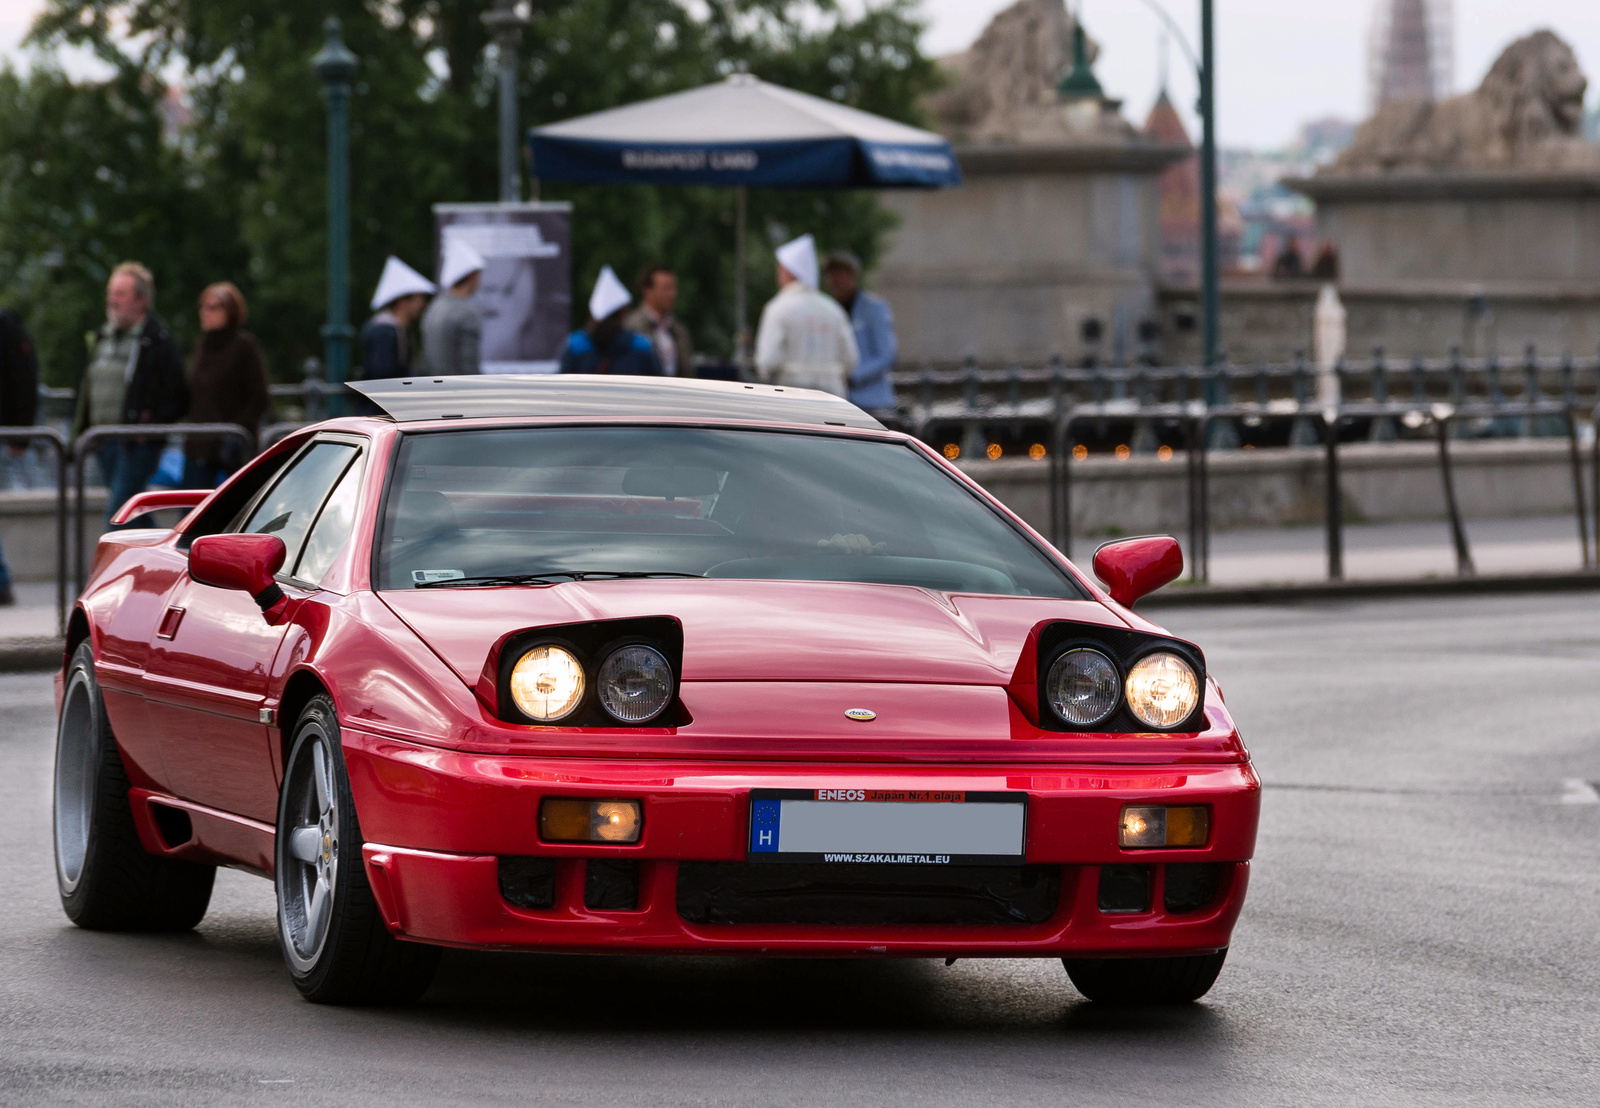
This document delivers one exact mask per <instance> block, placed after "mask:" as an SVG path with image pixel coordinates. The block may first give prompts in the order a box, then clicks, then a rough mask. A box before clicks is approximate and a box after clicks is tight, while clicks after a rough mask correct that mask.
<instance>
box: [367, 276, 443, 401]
mask: <svg viewBox="0 0 1600 1108" xmlns="http://www.w3.org/2000/svg"><path fill="white" fill-rule="evenodd" d="M436 291H438V290H437V289H436V288H435V287H434V284H433V282H432V281H430V280H428V279H427V278H426V277H424V276H423V275H422V274H420V273H418V272H417V271H416V270H414V269H412V268H411V267H410V266H408V265H406V263H405V262H402V261H401V260H400V259H399V258H397V257H395V256H394V255H393V254H391V255H389V260H388V261H386V262H385V263H384V265H383V276H382V277H380V278H378V291H377V292H375V293H373V294H372V311H373V313H374V314H373V316H372V318H371V319H369V320H367V322H366V324H365V325H364V326H363V327H362V328H361V375H360V377H359V378H358V379H359V380H362V381H377V380H381V379H383V378H385V377H404V376H406V375H407V374H409V373H410V372H411V340H410V335H409V331H410V330H411V325H412V324H413V323H415V322H416V321H417V317H418V316H420V315H421V314H422V309H423V308H425V307H427V304H428V297H430V296H432V295H433V294H434V293H435V292H436Z"/></svg>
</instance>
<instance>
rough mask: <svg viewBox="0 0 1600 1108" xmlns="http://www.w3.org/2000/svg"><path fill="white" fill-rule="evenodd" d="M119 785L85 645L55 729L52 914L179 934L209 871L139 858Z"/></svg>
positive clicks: (207, 893) (102, 927)
mask: <svg viewBox="0 0 1600 1108" xmlns="http://www.w3.org/2000/svg"><path fill="white" fill-rule="evenodd" d="M128 787H129V786H128V772H127V770H126V769H125V768H124V767H123V764H122V755H121V753H120V752H119V751H118V750H117V740H116V738H115V737H114V736H113V735H112V733H111V724H110V723H109V722H108V721H107V719H106V704H105V699H104V698H103V697H102V696H101V695H100V685H99V682H97V681H96V680H95V675H94V652H93V650H92V649H91V647H90V645H89V644H88V643H87V642H85V643H83V644H82V645H81V646H79V647H78V649H77V650H76V651H75V652H74V653H73V655H72V662H71V664H70V665H68V667H67V675H66V681H65V683H64V687H63V692H62V697H61V718H60V719H58V720H57V721H56V760H55V776H54V785H53V789H52V794H53V795H52V804H51V823H52V825H53V835H52V837H53V839H54V841H55V855H56V887H57V889H58V890H59V891H60V893H61V907H62V908H63V909H65V911H66V913H67V918H68V919H70V920H71V921H72V922H73V923H75V924H77V925H78V926H79V927H83V928H87V929H88V930H90V931H187V930H189V929H190V928H192V927H193V926H194V925H195V924H197V923H199V922H200V921H201V920H202V919H204V918H205V914H206V907H207V906H208V905H209V904H210V903H211V885H212V883H213V882H214V881H215V880H216V876H217V868H216V867H215V866H206V865H200V864H199V863H196V862H185V861H180V860H179V859H176V858H163V857H158V856H156V855H154V854H150V853H148V852H146V850H145V848H144V845H143V844H142V843H141V842H140V841H139V832H138V830H137V829H136V828H135V826H134V823H133V808H132V806H131V805H130V804H129V802H128Z"/></svg>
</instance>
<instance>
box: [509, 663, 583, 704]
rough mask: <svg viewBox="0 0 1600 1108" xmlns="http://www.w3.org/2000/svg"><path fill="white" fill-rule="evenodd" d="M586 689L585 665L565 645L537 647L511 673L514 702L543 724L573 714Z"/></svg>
mask: <svg viewBox="0 0 1600 1108" xmlns="http://www.w3.org/2000/svg"><path fill="white" fill-rule="evenodd" d="M583 686H584V678H583V666H582V665H581V664H579V662H578V659H577V658H576V657H574V656H573V653H572V651H570V650H568V649H567V648H566V647H563V646H536V647H534V648H533V649H532V650H530V651H528V652H527V653H526V654H524V655H523V656H522V657H520V658H518V659H517V664H516V665H515V666H514V667H512V670H511V699H513V700H515V701H516V702H517V707H518V708H520V709H522V711H523V712H524V713H525V714H526V715H529V716H531V717H533V718H534V719H536V720H539V721H540V722H541V723H548V722H550V721H552V720H558V719H561V718H562V717H563V716H568V715H571V714H572V711H573V709H575V708H576V707H577V706H578V702H579V701H581V700H582V699H583Z"/></svg>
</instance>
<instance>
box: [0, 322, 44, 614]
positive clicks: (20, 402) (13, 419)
mask: <svg viewBox="0 0 1600 1108" xmlns="http://www.w3.org/2000/svg"><path fill="white" fill-rule="evenodd" d="M38 414H39V357H38V355H37V354H35V353H34V349H33V336H32V335H30V334H28V329H27V328H26V327H24V326H23V325H22V320H21V319H19V318H18V317H17V314H16V313H15V312H13V311H11V310H10V309H8V308H0V427H32V426H33V424H34V421H35V419H36V418H37V417H38ZM27 449H28V446H27V444H26V443H12V444H10V445H9V446H5V447H0V450H5V451H6V452H7V453H8V454H9V455H10V456H11V457H12V458H19V457H21V456H22V455H23V454H24V453H26V452H27ZM0 461H4V459H0ZM3 471H4V466H3V465H0V472H3ZM16 602H17V598H16V596H15V594H13V593H12V591H11V567H10V566H8V565H6V554H5V551H4V550H3V549H0V607H4V606H7V605H10V604H15V603H16Z"/></svg>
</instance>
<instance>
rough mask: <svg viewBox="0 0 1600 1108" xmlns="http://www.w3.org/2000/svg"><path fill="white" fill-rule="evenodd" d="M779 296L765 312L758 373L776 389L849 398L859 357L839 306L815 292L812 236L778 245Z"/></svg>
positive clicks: (758, 333)
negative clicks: (815, 391)
mask: <svg viewBox="0 0 1600 1108" xmlns="http://www.w3.org/2000/svg"><path fill="white" fill-rule="evenodd" d="M777 255H778V295H777V296H774V297H773V298H772V299H771V300H769V301H768V302H767V306H766V307H765V308H763V309H761V325H760V326H759V327H758V328H757V330H756V373H757V374H758V375H759V376H760V378H761V380H763V381H765V382H767V383H769V384H773V385H793V386H795V387H796V388H807V389H821V390H822V391H823V392H831V393H833V394H834V395H835V396H848V395H849V393H850V374H851V373H853V372H854V371H855V368H856V363H857V362H858V361H859V360H860V353H859V351H857V349H856V337H855V333H854V331H853V329H852V328H851V326H850V317H849V316H847V315H845V314H844V309H843V308H841V307H839V302H838V301H837V300H834V299H833V297H831V296H827V295H825V294H823V293H821V292H818V291H817V278H818V276H819V274H818V272H817V245H816V242H815V240H813V239H812V237H811V236H810V235H801V236H800V237H799V238H797V239H795V240H794V241H793V242H786V243H784V244H783V245H782V246H780V247H778V250H777Z"/></svg>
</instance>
